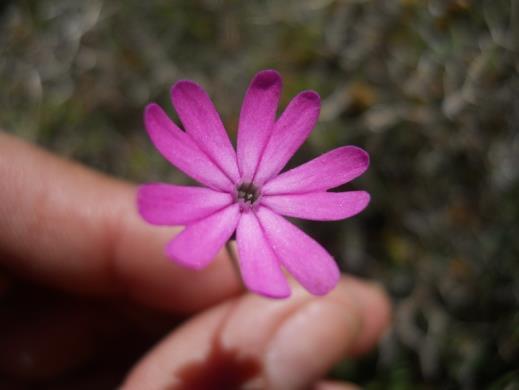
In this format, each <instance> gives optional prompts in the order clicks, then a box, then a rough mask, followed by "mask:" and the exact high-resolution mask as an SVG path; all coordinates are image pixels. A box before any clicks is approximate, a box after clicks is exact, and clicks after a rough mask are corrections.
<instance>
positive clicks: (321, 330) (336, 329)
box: [265, 298, 359, 389]
mask: <svg viewBox="0 0 519 390" xmlns="http://www.w3.org/2000/svg"><path fill="white" fill-rule="evenodd" d="M358 327H359V323H358V315H357V314H356V309H355V307H354V305H353V304H352V305H349V306H348V305H344V304H342V303H339V302H336V301H326V300H324V299H323V298H321V299H316V300H315V301H312V302H311V303H309V304H307V305H306V306H305V307H303V308H302V309H300V310H299V311H298V312H296V313H295V314H293V315H292V317H290V318H289V319H288V320H286V322H285V323H284V324H283V325H282V326H281V328H280V329H279V330H278V332H277V333H276V335H275V336H274V338H273V339H272V342H271V344H270V346H269V349H268V351H267V354H266V359H265V369H266V374H267V380H268V382H269V385H270V386H269V388H271V389H299V388H303V387H304V386H305V385H306V386H307V385H308V384H310V383H313V382H314V381H315V380H317V379H318V378H319V377H320V376H322V375H324V374H325V373H326V371H327V370H328V369H329V368H330V366H331V365H332V364H333V363H335V362H336V361H338V360H339V359H340V358H341V357H342V356H343V354H344V353H345V352H346V350H347V348H348V346H349V345H350V344H351V341H352V339H354V338H355V335H356V334H357V331H358Z"/></svg>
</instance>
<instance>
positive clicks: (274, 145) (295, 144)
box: [254, 91, 321, 184]
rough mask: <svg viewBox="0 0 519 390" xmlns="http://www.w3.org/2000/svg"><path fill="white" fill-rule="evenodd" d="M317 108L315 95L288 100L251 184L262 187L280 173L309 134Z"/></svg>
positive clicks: (318, 106) (315, 119)
mask: <svg viewBox="0 0 519 390" xmlns="http://www.w3.org/2000/svg"><path fill="white" fill-rule="evenodd" d="M320 108H321V104H320V98H319V95H318V94H317V93H316V92H314V91H304V92H301V93H300V94H299V95H297V96H296V97H295V98H294V99H292V101H291V102H290V103H289V104H288V106H287V108H286V109H285V111H284V112H283V114H282V115H281V117H280V118H279V119H278V120H277V122H276V123H275V125H274V129H273V130H272V135H271V136H270V139H269V141H268V143H267V146H266V148H265V151H264V152H263V155H262V156H261V161H260V164H259V166H258V170H257V171H256V175H255V176H254V182H255V183H257V184H262V183H264V182H265V181H267V180H268V179H270V178H271V177H272V176H275V175H277V174H278V173H279V172H280V171H281V170H282V169H283V167H284V166H285V164H286V163H287V162H288V160H290V158H291V157H292V156H293V155H294V153H295V152H296V151H297V149H299V147H300V146H301V145H302V144H303V142H305V140H306V139H307V138H308V136H309V135H310V133H311V132H312V129H313V128H314V126H315V123H316V122H317V119H318V118H319V111H320Z"/></svg>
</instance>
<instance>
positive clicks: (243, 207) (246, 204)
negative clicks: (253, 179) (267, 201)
mask: <svg viewBox="0 0 519 390" xmlns="http://www.w3.org/2000/svg"><path fill="white" fill-rule="evenodd" d="M260 197H261V192H260V190H259V188H258V187H256V186H255V185H254V184H253V183H242V184H240V185H239V186H238V187H237V188H236V202H238V204H239V205H240V211H248V210H250V209H252V208H254V207H255V206H256V205H257V204H258V200H259V198H260Z"/></svg>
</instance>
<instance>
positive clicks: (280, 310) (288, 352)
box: [123, 278, 389, 390]
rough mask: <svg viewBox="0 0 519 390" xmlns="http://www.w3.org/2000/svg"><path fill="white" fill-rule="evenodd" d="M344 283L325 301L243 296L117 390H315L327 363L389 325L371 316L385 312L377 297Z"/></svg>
mask: <svg viewBox="0 0 519 390" xmlns="http://www.w3.org/2000/svg"><path fill="white" fill-rule="evenodd" d="M352 280H353V279H352V278H344V279H343V280H342V281H341V282H340V284H339V286H338V287H337V288H336V289H335V290H334V291H333V292H332V293H330V294H329V295H327V296H325V297H320V298H316V297H312V296H310V295H308V294H307V293H306V292H304V291H303V290H302V289H301V288H300V287H296V288H294V294H293V296H292V297H291V298H290V299H289V300H285V301H272V300H268V299H265V298H261V297H258V296H253V295H247V296H244V297H242V298H241V299H238V300H236V301H234V302H232V303H226V304H224V305H221V306H218V307H216V308H214V309H212V310H211V311H209V312H206V313H203V314H202V315H200V316H198V317H196V318H195V319H193V320H192V321H190V322H188V323H187V324H185V325H184V326H183V327H181V328H180V329H179V330H177V331H176V332H174V333H173V334H171V335H170V336H169V337H168V338H167V339H165V340H164V341H163V342H162V343H160V344H159V345H158V346H157V347H156V348H155V349H154V350H152V351H151V352H150V353H149V354H148V355H147V356H146V357H145V358H144V359H143V360H142V361H141V362H140V363H139V364H138V365H137V366H136V367H135V368H134V370H133V371H132V372H131V374H130V375H129V377H128V378H127V380H126V382H125V385H124V386H123V388H124V389H130V390H131V389H140V388H150V389H159V388H175V389H176V388H178V389H189V388H206V387H204V385H208V384H212V385H213V386H214V387H213V388H236V387H239V386H240V385H245V384H248V385H253V384H254V385H256V386H259V387H260V388H269V389H299V388H305V386H309V385H312V384H315V383H316V382H317V380H318V379H319V378H321V377H322V376H324V375H325V374H326V372H327V371H328V370H329V369H330V368H331V366H332V365H333V364H334V363H336V362H337V361H338V360H340V359H341V358H342V357H343V356H344V355H345V354H349V353H350V351H352V350H354V349H355V348H358V347H356V340H359V339H360V340H363V341H362V342H363V345H364V346H368V345H369V346H373V345H374V344H375V343H376V341H377V337H378V335H380V334H381V332H382V330H383V328H385V327H386V326H387V322H384V321H383V320H381V318H382V317H383V318H385V321H387V319H388V318H389V317H388V316H387V315H386V314H382V315H380V314H377V313H375V312H374V310H379V309H382V310H383V311H384V312H385V313H387V312H388V311H389V308H388V307H387V305H388V301H387V298H386V297H385V295H384V294H383V293H382V292H381V291H380V290H379V289H376V288H374V287H372V286H369V285H364V284H363V283H362V282H356V283H353V282H352ZM366 295H370V297H369V301H370V302H371V305H372V308H371V310H370V308H367V309H366V310H364V309H361V308H360V302H361V299H362V300H363V301H362V302H368V299H367V298H366ZM364 300H365V301H364ZM378 317H380V318H378ZM375 326H377V327H378V329H374V328H375ZM366 330H367V332H368V333H367V334H366ZM368 337H374V338H373V339H368ZM218 386H219V387H218ZM233 386H234V387H233ZM209 388H211V387H210V386H209Z"/></svg>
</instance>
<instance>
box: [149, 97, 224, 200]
mask: <svg viewBox="0 0 519 390" xmlns="http://www.w3.org/2000/svg"><path fill="white" fill-rule="evenodd" d="M144 122H145V125H146V130H147V131H148V134H149V136H150V138H151V141H152V142H153V144H154V145H155V147H156V148H157V149H158V150H159V152H160V153H161V154H162V155H163V156H164V157H165V158H166V159H167V160H168V161H169V162H170V163H171V164H173V165H174V166H176V167H177V168H178V169H180V170H181V171H183V172H184V173H185V174H186V175H188V176H191V177H192V178H193V179H195V180H198V181H199V182H200V183H202V184H205V185H207V186H209V187H212V188H216V189H222V190H227V191H230V190H231V189H232V188H233V184H232V182H231V181H230V179H229V178H228V177H227V176H225V174H224V173H223V172H222V171H221V169H220V168H218V167H217V166H216V165H215V164H214V163H213V162H212V161H211V160H209V158H208V157H207V155H206V154H205V153H204V152H202V151H201V150H200V149H199V148H198V146H197V145H196V143H195V142H194V141H193V140H192V139H191V137H190V136H189V135H188V134H186V133H185V132H183V131H182V130H180V129H179V128H178V126H176V125H175V124H174V123H173V122H172V121H171V119H170V118H169V117H168V116H167V115H166V113H165V112H164V110H162V108H161V107H160V106H159V105H158V104H155V103H151V104H148V106H147V107H146V110H145V112H144Z"/></svg>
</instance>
